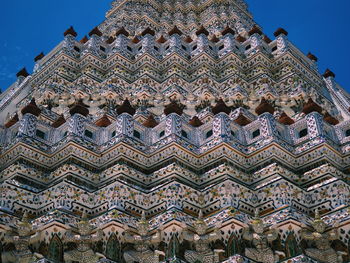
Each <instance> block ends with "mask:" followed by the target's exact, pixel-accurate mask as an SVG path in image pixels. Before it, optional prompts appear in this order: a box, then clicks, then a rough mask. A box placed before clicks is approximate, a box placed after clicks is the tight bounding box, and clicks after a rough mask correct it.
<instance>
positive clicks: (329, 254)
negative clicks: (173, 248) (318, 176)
mask: <svg viewBox="0 0 350 263" xmlns="http://www.w3.org/2000/svg"><path fill="white" fill-rule="evenodd" d="M312 227H313V231H309V230H306V228H305V229H303V230H302V234H301V235H302V238H303V239H305V240H311V241H314V244H315V246H314V248H306V249H305V254H306V255H307V256H309V257H311V258H313V259H315V260H317V261H319V262H324V263H341V262H343V259H342V256H345V255H346V253H345V252H342V251H335V250H334V249H333V248H332V247H331V242H332V240H336V239H338V233H337V229H336V228H333V229H332V230H330V231H327V232H326V228H327V225H326V223H325V222H324V221H323V220H322V219H321V218H320V216H319V213H318V211H316V216H315V220H314V221H313V222H312ZM16 231H17V233H15V234H14V233H13V232H9V233H7V234H6V236H5V242H7V243H13V244H14V245H15V249H14V250H13V251H8V252H4V253H2V262H3V263H18V262H19V263H31V262H36V261H38V260H40V259H42V258H43V256H42V255H41V254H38V253H32V252H31V250H30V249H29V246H30V245H31V244H34V243H36V242H38V241H39V240H40V232H36V233H34V234H33V227H32V224H31V223H30V222H29V219H28V215H27V213H25V214H24V215H23V218H22V220H21V221H19V222H18V223H17V224H16ZM181 236H182V239H183V240H187V241H189V242H190V243H192V244H193V245H194V250H190V249H188V250H186V251H185V252H184V259H185V260H186V261H187V262H189V263H198V262H202V263H216V262H219V261H220V254H221V253H223V252H224V250H222V249H212V248H211V246H210V244H211V243H213V242H214V241H216V240H218V239H220V238H221V234H220V229H219V227H214V228H211V227H209V225H208V224H207V223H206V222H205V220H204V218H203V213H202V210H200V213H199V217H198V219H197V220H196V221H195V222H194V223H193V225H192V227H191V228H186V229H185V230H184V231H183V232H182V233H181ZM101 238H102V230H100V229H98V230H97V231H94V227H93V226H92V224H90V222H89V220H88V218H87V216H86V215H83V217H82V219H81V221H80V222H79V223H78V224H77V230H74V231H73V229H70V230H68V231H67V232H66V234H65V237H64V240H65V242H73V243H75V244H76V247H75V248H74V249H72V250H70V251H67V252H64V261H65V262H66V263H73V262H81V263H90V262H91V263H93V262H98V261H99V260H100V259H102V258H105V256H104V255H103V254H100V253H97V252H94V251H93V249H92V245H93V244H94V243H95V242H98V241H99V240H100V239H101ZM123 238H124V240H123V241H124V242H125V243H129V244H133V249H130V250H126V251H125V252H124V253H123V259H124V261H125V262H126V263H134V262H143V263H157V262H160V256H163V257H162V258H164V256H165V253H164V252H163V251H160V250H154V249H152V248H153V247H154V245H157V244H159V243H160V242H161V230H160V229H158V230H157V231H156V232H155V233H154V232H152V233H151V229H150V225H149V222H148V220H147V219H146V216H145V213H144V212H143V213H142V217H141V219H140V221H139V222H138V224H137V227H136V229H132V228H126V229H125V231H124V236H123ZM243 238H244V239H245V240H247V241H249V242H250V243H251V244H252V246H251V247H247V248H245V256H246V257H248V258H250V259H253V260H255V261H257V262H263V263H274V262H279V260H280V256H283V257H284V256H285V255H284V252H282V251H276V250H275V251H274V250H273V249H272V248H271V247H270V244H271V243H272V242H273V241H274V240H276V239H277V238H278V233H277V231H276V229H275V228H273V227H270V228H268V229H266V227H265V224H264V222H263V220H262V219H261V218H260V217H259V215H258V213H257V212H256V213H255V216H254V218H253V219H252V220H251V222H250V224H249V227H248V228H246V229H244V231H243Z"/></svg>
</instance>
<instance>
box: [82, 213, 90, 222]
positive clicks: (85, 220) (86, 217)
mask: <svg viewBox="0 0 350 263" xmlns="http://www.w3.org/2000/svg"><path fill="white" fill-rule="evenodd" d="M81 221H83V222H87V221H89V219H88V215H87V213H86V212H83V214H82V216H81Z"/></svg>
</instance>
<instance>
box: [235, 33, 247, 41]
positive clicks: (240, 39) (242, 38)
mask: <svg viewBox="0 0 350 263" xmlns="http://www.w3.org/2000/svg"><path fill="white" fill-rule="evenodd" d="M236 40H237V41H238V42H239V43H243V42H245V41H246V40H247V39H246V38H245V37H242V36H241V35H238V36H237V37H236Z"/></svg>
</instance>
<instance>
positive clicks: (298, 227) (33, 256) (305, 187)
mask: <svg viewBox="0 0 350 263" xmlns="http://www.w3.org/2000/svg"><path fill="white" fill-rule="evenodd" d="M82 19H84V18H83V17H82ZM287 35H288V33H287V32H286V31H285V30H284V29H281V28H280V29H278V30H277V31H276V32H275V34H274V36H275V38H274V39H270V38H269V37H268V36H266V35H265V34H264V33H263V30H262V28H261V27H260V26H258V25H257V24H256V23H255V22H254V21H253V19H252V16H251V14H250V13H249V12H248V9H247V5H246V3H245V2H244V1H243V0H225V1H218V0H206V1H192V0H183V1H173V0H166V1H158V0H152V1H139V0H125V1H120V0H118V1H114V2H113V3H112V8H111V10H109V11H108V12H107V15H106V19H105V21H104V22H103V23H102V24H100V25H99V26H97V27H96V28H94V29H93V30H92V31H91V32H90V33H89V37H87V36H85V37H83V38H82V39H81V40H80V41H79V40H78V39H77V33H76V32H75V31H74V29H73V27H71V28H69V29H68V30H67V31H65V32H64V39H63V41H62V42H61V43H59V44H58V46H57V47H55V48H54V49H53V50H52V51H51V52H49V53H48V54H46V55H44V54H43V53H41V54H40V55H38V56H37V57H36V58H35V66H34V71H33V73H32V74H28V72H27V71H26V70H25V69H23V70H21V71H20V72H18V74H17V77H18V79H17V81H16V83H14V84H13V85H12V86H11V87H9V88H8V89H7V90H6V91H5V92H4V93H3V94H1V95H0V123H1V126H0V187H1V188H0V189H1V190H0V191H1V199H0V215H1V216H0V238H1V239H0V241H1V243H0V244H1V247H0V249H1V251H2V255H3V256H2V262H24V261H25V262H35V261H38V260H39V261H41V262H47V261H50V262H64V261H66V262H72V261H73V262H89V263H90V262H96V261H101V262H102V261H104V262H139V263H141V262H147V263H148V262H149V263H151V262H158V261H159V262H163V261H167V262H169V261H171V262H191V263H192V262H203V263H214V262H264V263H265V262H266V263H270V262H271V263H272V262H278V261H280V262H317V261H318V262H328V263H336V262H348V261H349V247H350V244H349V236H350V210H349V188H350V187H349V183H350V179H349V173H350V112H349V107H350V96H349V94H348V93H346V92H345V91H344V90H343V89H342V88H341V87H340V86H339V85H338V84H337V83H336V81H335V74H334V73H333V72H331V71H330V70H327V71H326V72H325V73H324V74H323V75H320V74H319V72H318V70H317V58H316V57H315V56H314V55H312V54H311V53H309V54H307V55H305V54H303V53H302V52H300V51H299V50H298V49H297V48H296V47H295V46H294V45H293V44H292V43H291V42H290V41H289V39H288V37H287ZM23 213H25V214H26V215H28V218H27V216H25V220H24V221H23V223H22V226H25V231H24V232H23V231H22V232H21V230H18V228H20V227H21V225H18V224H17V223H16V222H17V221H18V220H19V218H21V217H22V215H23ZM83 214H84V215H86V216H83ZM314 217H316V219H315V220H314ZM16 231H17V232H18V234H16ZM11 233H12V234H11ZM38 233H40V234H38ZM10 237H11V238H10ZM21 255H25V256H26V257H27V258H25V257H24V256H21ZM27 259H28V260H27ZM21 260H22V261H21Z"/></svg>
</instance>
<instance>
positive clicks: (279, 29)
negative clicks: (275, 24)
mask: <svg viewBox="0 0 350 263" xmlns="http://www.w3.org/2000/svg"><path fill="white" fill-rule="evenodd" d="M281 34H283V35H285V36H288V32H287V31H286V30H285V29H283V28H281V27H280V28H278V29H277V30H276V31H275V33H273V35H274V36H275V37H278V36H279V35H281Z"/></svg>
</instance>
